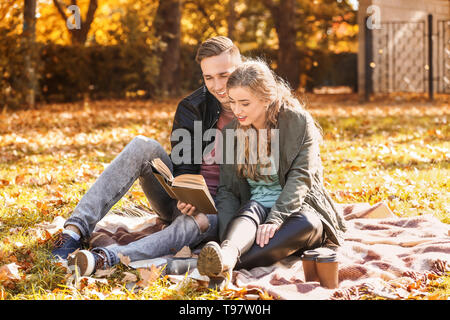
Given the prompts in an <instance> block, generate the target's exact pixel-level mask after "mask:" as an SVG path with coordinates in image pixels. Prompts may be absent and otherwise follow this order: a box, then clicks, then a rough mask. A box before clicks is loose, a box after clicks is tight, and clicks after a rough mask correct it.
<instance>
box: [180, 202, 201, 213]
mask: <svg viewBox="0 0 450 320" xmlns="http://www.w3.org/2000/svg"><path fill="white" fill-rule="evenodd" d="M177 208H178V210H180V211H181V213H182V214H184V215H187V216H193V215H196V214H197V213H198V212H197V208H196V207H194V206H193V205H191V204H189V203H185V202H181V201H178V203H177Z"/></svg>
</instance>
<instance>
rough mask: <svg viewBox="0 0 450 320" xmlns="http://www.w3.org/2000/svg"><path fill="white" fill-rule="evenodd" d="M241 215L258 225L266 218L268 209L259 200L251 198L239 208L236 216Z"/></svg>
mask: <svg viewBox="0 0 450 320" xmlns="http://www.w3.org/2000/svg"><path fill="white" fill-rule="evenodd" d="M240 217H242V218H246V219H250V220H251V221H253V222H254V223H255V224H256V226H258V225H260V224H262V223H264V221H265V220H266V217H267V209H266V208H265V207H263V206H262V205H261V204H260V203H259V202H258V201H254V200H250V201H248V202H247V203H246V204H245V205H243V206H242V207H241V208H240V209H239V211H238V213H237V214H236V216H235V218H240Z"/></svg>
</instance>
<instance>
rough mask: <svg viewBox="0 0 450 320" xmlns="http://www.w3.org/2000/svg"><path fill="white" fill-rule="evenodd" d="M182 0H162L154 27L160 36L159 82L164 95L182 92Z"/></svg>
mask: <svg viewBox="0 0 450 320" xmlns="http://www.w3.org/2000/svg"><path fill="white" fill-rule="evenodd" d="M180 23H181V1H180V0H161V1H160V2H159V7H158V11H157V12H156V17H155V22H154V27H155V32H156V34H157V35H158V36H159V37H160V41H161V46H160V57H161V64H160V68H159V70H160V71H159V84H160V89H161V94H162V95H163V96H168V95H176V94H179V92H180V81H179V75H178V71H179V62H180V41H181V25H180Z"/></svg>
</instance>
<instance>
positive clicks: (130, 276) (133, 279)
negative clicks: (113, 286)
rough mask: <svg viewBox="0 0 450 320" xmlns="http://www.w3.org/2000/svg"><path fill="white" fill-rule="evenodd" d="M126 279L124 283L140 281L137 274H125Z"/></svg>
mask: <svg viewBox="0 0 450 320" xmlns="http://www.w3.org/2000/svg"><path fill="white" fill-rule="evenodd" d="M123 274H124V277H123V278H122V281H123V282H136V281H137V280H138V279H137V277H136V275H135V274H133V273H131V272H124V273H123Z"/></svg>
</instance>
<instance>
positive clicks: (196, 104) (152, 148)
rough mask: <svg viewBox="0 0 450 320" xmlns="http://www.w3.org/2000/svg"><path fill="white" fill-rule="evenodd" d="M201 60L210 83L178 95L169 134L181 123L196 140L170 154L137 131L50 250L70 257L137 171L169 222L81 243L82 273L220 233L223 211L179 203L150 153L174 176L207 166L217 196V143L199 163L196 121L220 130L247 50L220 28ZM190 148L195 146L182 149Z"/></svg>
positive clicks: (177, 144)
mask: <svg viewBox="0 0 450 320" xmlns="http://www.w3.org/2000/svg"><path fill="white" fill-rule="evenodd" d="M196 61H197V62H198V63H199V64H200V67H201V70H202V73H203V79H204V86H202V87H201V88H199V89H197V90H196V91H195V92H193V93H192V94H191V95H189V96H188V97H186V98H184V99H183V100H182V101H181V102H180V103H179V105H178V107H177V110H176V112H175V117H174V121H173V127H172V139H171V140H176V139H173V137H175V135H174V133H176V132H177V130H180V129H181V130H184V132H185V130H187V131H188V132H189V133H190V139H191V140H190V141H185V139H182V140H181V141H178V140H177V141H172V142H171V143H172V153H174V150H175V149H176V150H181V154H178V155H174V154H172V155H171V156H169V155H168V154H167V153H166V152H165V151H164V149H163V148H162V146H161V145H160V144H159V143H158V142H157V141H155V140H153V139H150V138H147V137H144V136H137V137H135V138H134V139H133V140H132V141H131V142H130V143H129V144H128V145H127V146H126V147H125V148H124V149H123V150H122V152H121V153H120V154H119V155H118V156H117V157H116V158H115V159H114V160H113V161H112V162H111V163H110V164H109V166H108V167H107V168H106V169H105V171H104V172H103V173H102V174H101V175H100V176H99V178H98V179H97V180H96V181H95V183H94V184H93V185H92V187H91V188H90V189H89V190H88V191H87V193H86V194H85V195H84V196H83V197H82V199H81V200H80V202H79V203H78V205H77V206H76V207H75V209H74V211H73V213H72V215H71V216H70V218H69V219H67V221H66V223H65V225H64V228H65V229H64V231H63V233H62V235H61V239H59V241H57V242H56V244H55V247H54V249H53V251H52V253H53V255H54V256H55V257H59V258H61V259H67V258H68V257H69V254H70V253H72V252H74V251H75V250H77V249H79V248H81V244H82V240H87V239H89V237H90V236H91V234H92V232H93V230H94V228H95V225H96V224H97V223H98V222H99V221H100V220H101V219H102V218H103V217H104V216H105V215H106V213H108V211H109V210H110V209H111V207H112V206H113V205H114V204H115V203H116V202H117V201H118V200H119V199H120V198H121V197H122V196H123V195H124V194H125V193H126V192H127V191H128V190H129V189H130V188H131V186H132V185H133V183H134V182H135V181H136V180H137V179H139V182H140V185H141V187H142V189H143V191H144V193H145V195H146V197H147V198H148V200H149V202H150V204H151V206H152V208H153V209H154V211H155V212H156V213H157V214H158V216H159V217H160V218H161V219H162V220H164V221H166V222H168V223H170V225H169V226H168V227H166V228H164V229H163V230H161V231H159V232H157V233H154V234H151V235H149V236H147V237H145V238H142V239H140V240H137V241H135V242H131V243H129V244H128V245H125V246H118V245H111V246H108V247H105V248H94V249H92V250H90V251H87V250H80V251H78V252H77V253H76V254H75V255H71V256H70V257H69V259H68V260H69V265H71V264H76V265H77V266H78V267H79V271H80V273H81V274H84V275H89V274H91V273H93V272H95V270H96V269H99V268H108V267H111V266H112V265H115V264H117V263H118V262H119V258H118V254H119V253H121V254H122V255H124V256H128V257H130V259H131V261H135V260H142V259H150V258H155V257H159V256H163V255H167V254H170V253H171V250H173V249H175V250H180V249H181V248H182V247H184V246H186V245H188V246H191V247H192V246H195V245H197V244H199V243H201V242H202V241H206V240H209V239H211V238H215V237H217V216H216V215H205V214H203V213H195V212H194V208H193V207H192V206H191V205H190V204H186V203H177V201H176V200H174V199H172V198H170V197H169V195H168V194H167V193H166V191H165V190H164V189H163V188H162V186H161V185H160V184H159V182H158V181H157V180H156V178H155V177H154V175H153V173H152V168H151V165H150V162H151V160H153V159H155V158H160V159H161V160H162V161H163V162H164V163H165V164H166V165H167V166H168V167H169V168H170V169H171V170H172V172H173V175H174V176H177V175H180V174H184V173H193V174H202V175H203V176H204V178H205V180H206V183H207V185H208V188H209V190H210V192H211V195H212V196H213V197H215V194H216V188H217V185H218V182H219V164H217V163H212V164H210V163H211V161H206V160H207V159H206V158H208V157H214V150H212V152H211V154H207V155H206V156H204V157H203V160H202V162H201V163H199V162H198V161H195V160H196V159H194V157H195V156H196V153H195V150H194V147H195V145H196V144H197V145H198V143H200V141H194V127H195V122H196V121H201V128H202V137H203V134H204V132H205V131H206V130H208V129H217V130H221V129H222V127H223V126H225V125H226V124H227V123H228V122H230V121H231V119H232V118H233V113H232V111H231V110H230V109H229V106H228V97H227V94H226V82H227V79H228V77H229V75H230V74H231V73H232V72H233V71H234V69H235V68H236V67H237V66H238V65H239V64H240V63H241V56H240V53H239V50H238V48H237V47H236V46H235V45H234V44H233V42H232V41H231V40H230V39H228V38H226V37H223V36H219V37H214V38H211V39H208V40H206V41H205V42H203V43H202V44H201V45H200V47H199V49H198V51H197V56H196ZM178 132H179V131H178ZM208 144H210V142H209V141H201V150H202V153H201V154H202V155H203V151H204V150H205V148H206V146H208ZM185 151H187V152H188V153H189V154H188V155H186V154H183V153H184V152H185ZM174 156H187V157H188V158H189V160H188V161H184V162H182V163H179V162H178V161H172V160H174ZM183 159H185V157H183Z"/></svg>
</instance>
